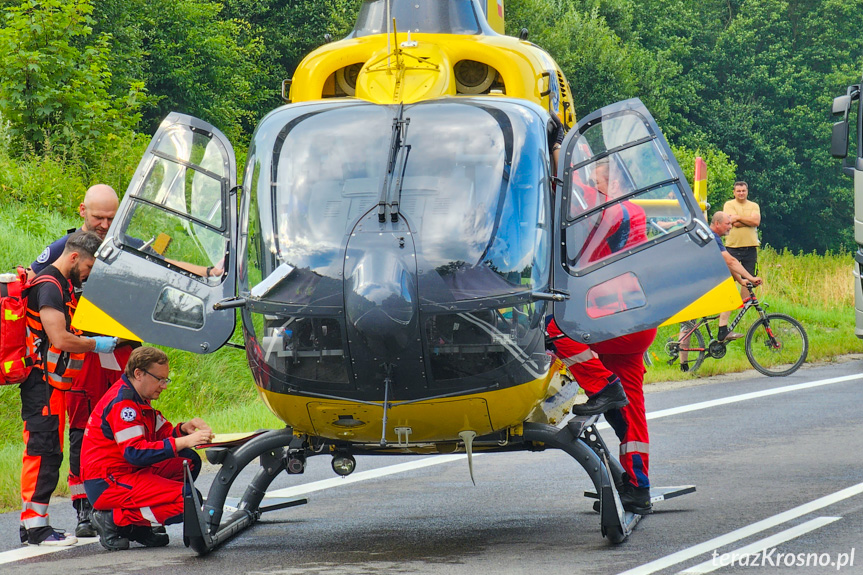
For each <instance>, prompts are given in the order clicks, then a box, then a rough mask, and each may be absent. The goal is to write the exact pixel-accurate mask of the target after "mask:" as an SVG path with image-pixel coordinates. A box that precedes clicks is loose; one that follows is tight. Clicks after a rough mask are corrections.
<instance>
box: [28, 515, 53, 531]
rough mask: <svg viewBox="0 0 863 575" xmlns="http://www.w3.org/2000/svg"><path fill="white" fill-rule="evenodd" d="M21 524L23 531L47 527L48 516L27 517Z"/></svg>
mask: <svg viewBox="0 0 863 575" xmlns="http://www.w3.org/2000/svg"><path fill="white" fill-rule="evenodd" d="M21 524H22V525H24V528H25V529H33V528H34V527H47V526H48V525H49V523H48V516H47V515H37V516H36V517H28V518H27V519H22V520H21Z"/></svg>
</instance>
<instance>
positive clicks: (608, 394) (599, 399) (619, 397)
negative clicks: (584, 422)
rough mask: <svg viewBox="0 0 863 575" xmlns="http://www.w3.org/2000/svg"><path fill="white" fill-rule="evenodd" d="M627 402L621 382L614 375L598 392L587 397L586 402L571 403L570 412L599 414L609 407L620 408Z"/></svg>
mask: <svg viewBox="0 0 863 575" xmlns="http://www.w3.org/2000/svg"><path fill="white" fill-rule="evenodd" d="M627 404H629V400H628V399H626V392H625V391H624V390H623V384H621V383H620V379H618V378H616V377H615V378H614V381H613V382H611V383H609V384H608V385H606V386H605V387H603V388H602V390H601V391H600V392H599V393H596V394H594V395H593V396H591V397H589V398H588V400H587V401H586V402H584V403H578V404H575V405H573V406H572V412H573V413H574V414H576V415H599V414H600V413H605V412H606V411H608V410H610V409H620V408H621V407H624V406H625V405H627Z"/></svg>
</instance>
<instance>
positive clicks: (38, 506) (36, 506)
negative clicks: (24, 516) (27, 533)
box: [21, 501, 48, 515]
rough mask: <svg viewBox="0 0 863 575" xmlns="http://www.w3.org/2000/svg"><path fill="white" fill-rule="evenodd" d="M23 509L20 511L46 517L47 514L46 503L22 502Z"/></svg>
mask: <svg viewBox="0 0 863 575" xmlns="http://www.w3.org/2000/svg"><path fill="white" fill-rule="evenodd" d="M23 504H24V505H23V507H22V508H21V511H28V510H29V511H35V512H36V513H38V514H39V515H47V514H48V504H47V503H36V502H35V501H24V502H23Z"/></svg>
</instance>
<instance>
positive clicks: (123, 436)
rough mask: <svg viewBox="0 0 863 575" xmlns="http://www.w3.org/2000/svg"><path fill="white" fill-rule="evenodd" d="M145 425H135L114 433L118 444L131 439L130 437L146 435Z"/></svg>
mask: <svg viewBox="0 0 863 575" xmlns="http://www.w3.org/2000/svg"><path fill="white" fill-rule="evenodd" d="M145 431H146V430H145V429H144V426H143V425H136V426H135V427H127V428H126V429H121V430H120V431H118V432H117V433H115V434H114V441H116V442H117V443H118V444H120V443H123V442H124V441H129V440H130V439H134V438H136V437H140V436H142V435H144V432H145Z"/></svg>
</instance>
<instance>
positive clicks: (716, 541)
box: [619, 483, 863, 575]
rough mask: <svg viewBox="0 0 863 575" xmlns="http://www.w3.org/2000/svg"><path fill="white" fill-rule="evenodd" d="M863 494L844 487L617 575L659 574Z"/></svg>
mask: <svg viewBox="0 0 863 575" xmlns="http://www.w3.org/2000/svg"><path fill="white" fill-rule="evenodd" d="M861 493H863V483H858V484H857V485H852V486H851V487H846V488H845V489H842V490H840V491H837V492H835V493H831V494H830V495H825V496H824V497H820V498H818V499H815V500H814V501H810V502H809V503H804V504H803V505H800V506H799V507H795V508H793V509H789V510H788V511H783V512H782V513H779V514H777V515H774V516H772V517H768V518H767V519H762V520H761V521H756V522H755V523H752V524H750V525H747V526H745V527H741V528H740V529H735V530H734V531H730V532H728V533H726V534H725V535H720V536H719V537H714V538H713V539H711V540H709V541H705V542H704V543H699V544H698V545H693V546H692V547H689V548H688V549H683V550H681V551H678V552H676V553H672V554H671V555H666V556H665V557H660V558H659V559H656V560H654V561H651V562H649V563H645V564H644V565H639V566H638V567H635V568H634V569H630V570H629V571H624V572H623V573H620V574H619V575H649V574H650V573H656V572H657V571H662V570H663V569H666V568H668V567H671V566H672V565H677V564H678V563H682V562H684V561H687V560H689V559H692V558H693V557H698V556H699V555H701V554H702V553H709V552H711V551H713V550H714V549H719V548H720V547H723V546H725V545H728V544H729V543H734V542H735V541H740V540H741V539H745V538H746V537H749V536H750V535H755V534H756V533H761V532H762V531H766V530H767V529H771V528H773V527H776V526H777V525H781V524H783V523H785V522H787V521H791V520H792V519H797V518H798V517H802V516H804V515H806V514H807V513H812V512H813V511H818V510H819V509H822V508H824V507H827V506H828V505H833V504H834V503H838V502H839V501H842V500H843V499H848V498H849V497H854V496H855V495H859V494H861Z"/></svg>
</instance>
